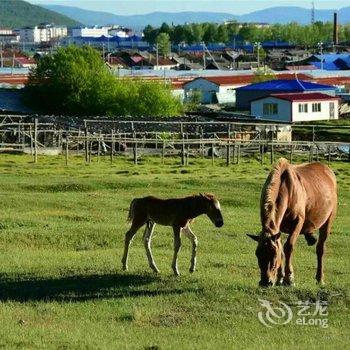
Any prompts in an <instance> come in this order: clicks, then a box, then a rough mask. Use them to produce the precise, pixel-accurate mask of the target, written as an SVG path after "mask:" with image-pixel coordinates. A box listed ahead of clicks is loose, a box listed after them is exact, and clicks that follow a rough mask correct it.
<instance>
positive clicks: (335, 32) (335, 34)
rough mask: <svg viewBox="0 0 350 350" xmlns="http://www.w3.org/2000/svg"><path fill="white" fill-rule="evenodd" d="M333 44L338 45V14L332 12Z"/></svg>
mask: <svg viewBox="0 0 350 350" xmlns="http://www.w3.org/2000/svg"><path fill="white" fill-rule="evenodd" d="M333 44H334V45H338V14H337V13H336V12H334V24H333Z"/></svg>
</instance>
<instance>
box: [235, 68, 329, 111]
mask: <svg viewBox="0 0 350 350" xmlns="http://www.w3.org/2000/svg"><path fill="white" fill-rule="evenodd" d="M291 76H293V75H291ZM306 92H320V93H325V94H328V95H331V96H335V92H336V87H334V86H330V85H322V84H317V83H311V82H309V81H303V80H299V79H289V80H288V79H276V80H270V81H266V82H261V83H256V84H251V85H247V86H243V87H240V88H238V89H236V100H237V103H236V107H237V109H238V110H243V111H244V110H245V111H248V110H249V109H250V103H251V101H254V100H256V99H258V98H263V97H267V96H270V95H271V94H279V93H306Z"/></svg>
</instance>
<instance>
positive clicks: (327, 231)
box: [316, 214, 333, 285]
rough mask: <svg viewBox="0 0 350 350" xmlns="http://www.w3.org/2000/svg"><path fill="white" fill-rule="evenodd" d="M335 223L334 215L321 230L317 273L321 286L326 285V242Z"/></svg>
mask: <svg viewBox="0 0 350 350" xmlns="http://www.w3.org/2000/svg"><path fill="white" fill-rule="evenodd" d="M332 222H333V214H331V216H330V217H329V218H328V220H327V221H326V222H325V223H324V225H323V226H322V227H321V228H320V235H319V238H318V242H317V246H316V254H317V273H316V280H317V282H318V283H319V284H320V285H323V284H324V281H323V256H324V252H325V242H326V239H327V237H328V236H329V234H330V233H331V227H332Z"/></svg>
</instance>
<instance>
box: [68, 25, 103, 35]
mask: <svg viewBox="0 0 350 350" xmlns="http://www.w3.org/2000/svg"><path fill="white" fill-rule="evenodd" d="M109 29H110V27H98V26H95V27H81V28H73V29H72V36H73V37H83V38H84V37H91V38H99V37H101V36H108V31H109Z"/></svg>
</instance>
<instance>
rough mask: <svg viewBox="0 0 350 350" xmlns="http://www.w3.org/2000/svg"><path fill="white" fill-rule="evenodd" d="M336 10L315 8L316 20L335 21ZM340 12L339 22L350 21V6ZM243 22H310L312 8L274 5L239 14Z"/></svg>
mask: <svg viewBox="0 0 350 350" xmlns="http://www.w3.org/2000/svg"><path fill="white" fill-rule="evenodd" d="M334 11H335V10H315V20H316V21H322V22H327V21H333V13H334ZM337 12H338V19H339V23H342V24H344V23H349V22H350V7H344V8H342V9H340V10H339V11H337ZM239 21H241V22H266V23H281V24H285V23H290V22H298V23H300V24H308V23H310V21H311V10H310V9H305V8H302V7H296V6H281V7H272V8H268V9H264V10H260V11H255V12H251V13H249V14H246V15H243V16H239Z"/></svg>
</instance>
